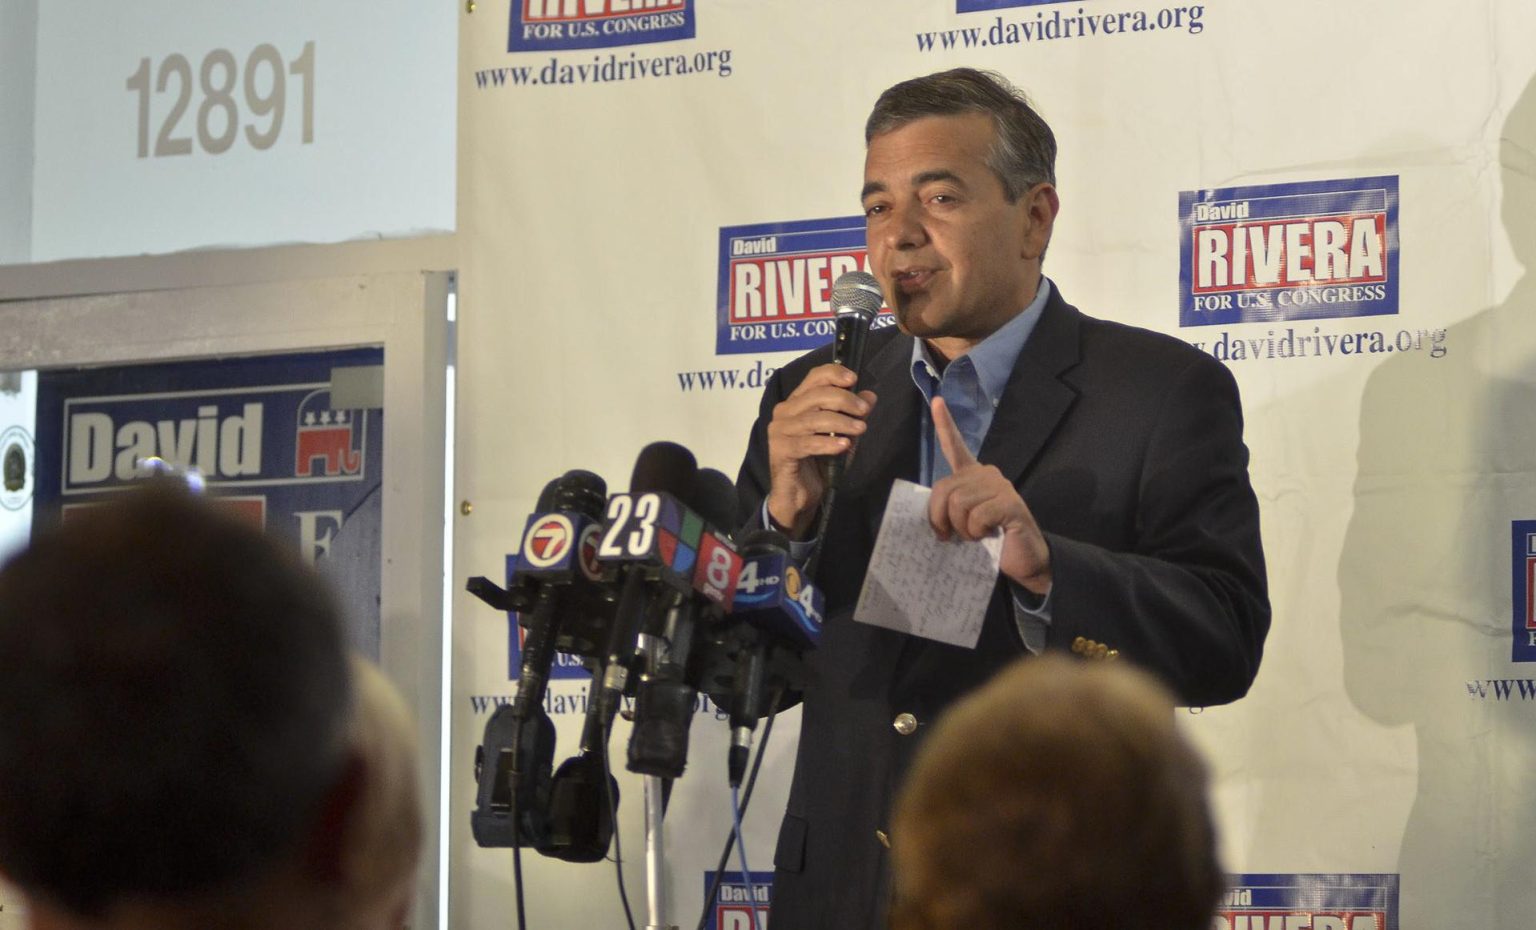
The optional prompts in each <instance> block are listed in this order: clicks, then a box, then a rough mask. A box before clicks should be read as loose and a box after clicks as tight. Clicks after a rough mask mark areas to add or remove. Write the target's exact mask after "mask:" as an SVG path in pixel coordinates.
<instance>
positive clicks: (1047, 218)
mask: <svg viewBox="0 0 1536 930" xmlns="http://www.w3.org/2000/svg"><path fill="white" fill-rule="evenodd" d="M1019 199H1020V200H1022V201H1024V219H1025V222H1026V223H1027V224H1028V225H1027V226H1026V227H1025V229H1024V253H1023V258H1025V259H1028V260H1035V259H1038V258H1040V257H1041V256H1043V255H1045V249H1046V246H1048V245H1050V244H1051V230H1052V229H1054V228H1055V225H1056V214H1057V213H1058V212H1060V210H1061V198H1060V197H1058V196H1056V188H1055V186H1053V185H1052V184H1050V183H1049V182H1044V181H1042V182H1041V183H1039V184H1036V185H1035V186H1034V187H1031V188H1030V189H1029V190H1027V191H1025V192H1024V194H1023V196H1021V197H1020V198H1019Z"/></svg>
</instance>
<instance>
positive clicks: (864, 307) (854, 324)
mask: <svg viewBox="0 0 1536 930" xmlns="http://www.w3.org/2000/svg"><path fill="white" fill-rule="evenodd" d="M884 303H885V296H884V295H883V294H881V292H880V283H879V282H878V281H876V280H875V276H874V275H872V274H870V273H869V272H867V271H845V272H843V273H842V274H840V275H838V276H837V280H836V281H834V282H833V283H832V310H833V311H834V312H835V313H836V314H837V318H836V330H835V332H834V334H833V336H832V361H834V362H836V363H837V364H839V365H841V366H843V367H844V368H847V369H849V370H850V371H852V372H853V373H854V374H858V371H859V367H860V366H861V365H863V364H864V342H865V339H866V337H867V336H868V335H869V324H870V321H872V320H873V319H874V318H875V314H877V313H879V312H880V307H881V306H882V305H883V304H884ZM854 386H855V387H857V386H858V385H857V384H855V385H854ZM850 454H851V453H849V452H845V453H843V454H842V455H834V456H830V457H829V458H828V460H827V488H828V489H829V490H830V489H832V488H836V487H837V484H838V482H839V481H840V480H841V479H842V476H843V469H844V468H845V467H847V464H848V458H849V456H850Z"/></svg>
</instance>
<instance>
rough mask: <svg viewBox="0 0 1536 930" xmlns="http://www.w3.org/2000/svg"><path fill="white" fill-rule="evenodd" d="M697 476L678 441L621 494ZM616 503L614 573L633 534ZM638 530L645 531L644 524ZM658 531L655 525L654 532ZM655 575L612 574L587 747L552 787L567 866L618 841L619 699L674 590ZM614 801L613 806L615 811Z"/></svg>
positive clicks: (643, 463)
mask: <svg viewBox="0 0 1536 930" xmlns="http://www.w3.org/2000/svg"><path fill="white" fill-rule="evenodd" d="M697 471H698V463H697V462H696V461H695V460H694V457H693V453H691V452H689V451H688V450H687V449H685V448H683V447H682V446H680V445H678V444H676V443H671V442H657V443H652V444H650V445H648V446H646V447H645V448H644V449H642V450H640V455H639V457H638V458H636V459H635V468H634V472H633V473H632V475H631V477H630V494H628V495H615V497H614V502H617V501H620V500H624V501H627V502H628V504H627V505H626V506H629V507H633V506H634V501H635V495H636V494H640V493H643V492H654V491H667V492H676V491H682V490H684V489H685V488H687V487H689V486H690V485H691V484H692V481H693V477H694V475H695V473H696V472H697ZM614 502H610V506H609V514H608V516H609V518H610V524H609V526H608V528H607V532H606V533H605V535H604V538H603V542H602V544H600V545H599V547H598V558H599V560H600V561H603V562H604V563H605V564H606V565H609V566H610V567H611V566H612V565H613V562H612V560H611V559H605V557H604V556H603V554H602V553H603V550H604V548H605V547H611V546H612V545H614V544H615V539H614V537H616V536H618V535H619V534H622V533H626V532H628V530H627V526H628V524H629V522H631V521H630V520H629V517H631V516H636V515H634V514H632V513H629V512H626V513H625V516H624V519H622V520H614V519H613V517H614V512H615V510H616V509H617V508H616V507H615V506H614ZM636 522H638V523H640V524H641V525H640V526H639V527H638V528H637V529H636V532H640V531H643V530H644V529H645V526H644V518H643V517H641V518H638V519H637V521H636ZM653 530H654V527H653ZM650 573H651V570H650V568H649V567H648V566H646V565H645V564H643V563H639V562H631V561H620V562H619V563H618V566H617V568H616V569H614V570H613V574H614V575H615V577H616V578H622V579H623V580H622V590H621V592H620V594H619V603H618V606H617V607H616V609H615V611H614V616H613V622H612V624H611V625H610V627H609V629H608V636H607V644H606V647H605V650H604V652H603V653H602V657H603V662H602V663H601V665H599V667H598V668H597V669H596V670H595V671H594V672H593V675H592V683H591V685H590V686H589V688H588V691H587V713H586V720H585V721H584V722H583V725H582V732H581V747H580V749H579V751H578V752H577V754H576V755H574V756H571V757H570V758H568V759H566V760H565V761H564V762H562V763H561V764H560V768H559V769H558V770H557V771H556V772H555V774H554V779H553V782H552V784H551V787H550V817H549V820H550V827H549V832H550V841H551V842H550V850H551V851H550V853H549V854H550V855H552V856H554V857H556V858H559V859H564V860H566V861H568V862H597V861H599V860H601V859H602V858H603V857H604V856H605V855H607V852H608V846H609V844H610V843H611V842H612V839H613V831H614V810H615V808H616V806H617V804H618V796H619V790H618V781H617V780H616V779H615V778H614V777H613V776H612V774H610V773H609V772H608V770H607V765H606V764H605V759H604V757H605V755H606V749H607V743H608V734H609V730H610V728H611V727H612V725H613V718H614V716H615V715H616V714H617V713H618V709H619V703H620V699H621V698H622V697H623V695H624V692H625V690H626V688H627V687H628V683H629V674H630V670H631V669H630V667H631V665H632V664H633V663H634V659H635V644H636V641H637V640H638V638H639V635H640V630H641V628H642V626H643V623H644V620H645V617H646V615H647V614H648V613H652V612H654V610H655V608H656V605H657V604H658V603H660V602H661V601H662V599H663V598H665V597H668V596H670V595H671V593H672V592H671V590H670V589H667V588H660V590H658V585H656V584H654V583H652V580H651V579H650V578H649V577H648V575H649V574H650ZM610 798H611V799H612V804H611V805H610Z"/></svg>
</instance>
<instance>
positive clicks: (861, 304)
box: [832, 271, 885, 320]
mask: <svg viewBox="0 0 1536 930" xmlns="http://www.w3.org/2000/svg"><path fill="white" fill-rule="evenodd" d="M884 303H885V295H884V294H882V293H880V282H878V281H876V280H875V276H874V275H872V274H870V273H869V272H867V271H845V272H843V273H842V274H840V275H838V276H837V280H836V281H834V282H832V309H833V310H835V311H836V312H837V314H838V316H842V315H843V314H845V313H851V314H854V315H855V316H861V317H863V318H864V319H866V320H872V319H874V318H875V314H877V313H879V312H880V307H881V305H883V304H884Z"/></svg>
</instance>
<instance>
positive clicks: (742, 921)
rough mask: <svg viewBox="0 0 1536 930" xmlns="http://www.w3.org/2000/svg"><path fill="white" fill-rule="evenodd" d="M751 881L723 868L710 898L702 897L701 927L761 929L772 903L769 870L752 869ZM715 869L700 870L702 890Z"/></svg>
mask: <svg viewBox="0 0 1536 930" xmlns="http://www.w3.org/2000/svg"><path fill="white" fill-rule="evenodd" d="M751 875H752V881H751V883H750V884H748V883H747V882H746V881H743V880H742V877H743V873H741V872H726V873H724V874H723V877H722V878H721V879H720V887H719V889H718V890H716V892H715V896H714V897H713V898H705V899H704V927H705V930H765V928H766V927H767V926H768V912H769V910H770V909H771V907H772V905H773V873H772V872H759V871H757V870H755V869H754V870H753V871H752V873H751ZM714 881H715V873H714V872H713V871H708V872H705V873H704V894H706V895H708V894H709V886H710V885H712V884H714Z"/></svg>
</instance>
